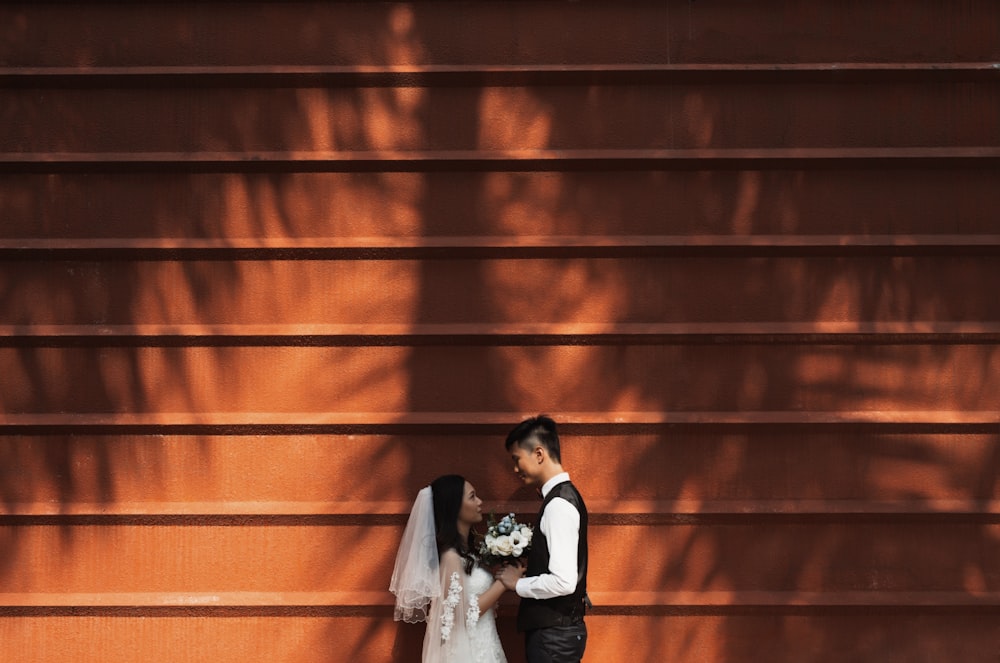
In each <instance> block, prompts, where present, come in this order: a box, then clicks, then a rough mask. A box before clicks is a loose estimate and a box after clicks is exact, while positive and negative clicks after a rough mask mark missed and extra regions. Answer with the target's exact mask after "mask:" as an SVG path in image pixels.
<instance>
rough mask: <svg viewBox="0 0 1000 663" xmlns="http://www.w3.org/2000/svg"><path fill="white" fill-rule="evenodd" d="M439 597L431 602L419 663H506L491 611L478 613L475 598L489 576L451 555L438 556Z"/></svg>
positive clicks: (451, 553)
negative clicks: (468, 567) (469, 572)
mask: <svg viewBox="0 0 1000 663" xmlns="http://www.w3.org/2000/svg"><path fill="white" fill-rule="evenodd" d="M441 564H442V566H441V594H440V595H439V596H438V597H437V598H436V599H434V601H433V602H432V604H431V610H430V613H429V615H428V622H427V631H426V633H425V635H424V651H423V656H422V658H421V660H422V662H423V663H507V657H506V656H505V655H504V653H503V646H502V645H501V644H500V636H499V635H498V634H497V626H496V617H495V610H494V609H493V608H490V609H489V610H487V611H486V612H484V613H483V614H479V597H480V595H482V594H483V592H485V591H486V590H488V589H489V588H490V586H491V585H492V584H493V575H492V574H491V573H490V572H489V571H487V570H486V569H483V568H480V567H478V566H477V567H475V568H473V570H472V573H471V574H466V573H465V561H464V560H463V559H461V558H459V556H458V555H457V554H456V553H455V552H454V551H447V552H445V553H444V555H442V557H441Z"/></svg>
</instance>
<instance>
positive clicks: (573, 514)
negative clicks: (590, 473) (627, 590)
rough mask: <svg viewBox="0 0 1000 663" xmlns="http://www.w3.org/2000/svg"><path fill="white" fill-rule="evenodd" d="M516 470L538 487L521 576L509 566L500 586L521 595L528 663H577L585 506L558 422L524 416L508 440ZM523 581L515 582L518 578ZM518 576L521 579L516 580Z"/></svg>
mask: <svg viewBox="0 0 1000 663" xmlns="http://www.w3.org/2000/svg"><path fill="white" fill-rule="evenodd" d="M506 445H507V451H508V452H510V455H511V457H512V458H513V459H514V472H515V473H516V474H517V475H518V476H519V477H520V478H521V480H522V481H524V482H525V483H526V484H528V485H529V486H535V487H536V488H540V489H541V493H542V508H541V511H540V513H539V516H538V521H537V523H536V527H535V532H534V537H533V538H532V543H531V552H529V553H528V568H527V570H526V571H523V570H520V569H517V568H513V567H507V568H506V569H505V570H504V571H503V573H502V574H501V575H500V581H501V582H502V583H503V585H504V586H505V587H506V588H507V589H511V590H514V591H515V592H517V594H518V596H520V597H521V607H520V609H519V610H518V613H517V630H518V631H522V632H523V633H524V634H525V637H524V648H525V655H526V658H527V660H528V663H577V662H578V661H580V659H581V658H583V650H584V649H585V648H586V646H587V626H586V624H584V622H583V615H584V611H585V604H586V605H589V604H590V600H589V599H588V598H587V507H586V505H585V504H584V503H583V497H581V496H580V492H579V491H578V490H577V489H576V486H574V485H573V484H572V483H570V480H569V474H567V473H566V472H564V471H563V468H562V461H561V457H560V453H559V435H558V434H557V433H556V422H555V421H553V420H552V419H551V418H549V417H547V416H545V415H539V416H537V417H532V418H531V419H526V420H524V421H522V422H521V423H520V424H518V425H517V426H515V427H514V430H512V431H511V432H510V434H509V435H507V442H506ZM522 573H523V574H524V577H523V578H522V577H520V576H521V574H522ZM519 578H520V579H519Z"/></svg>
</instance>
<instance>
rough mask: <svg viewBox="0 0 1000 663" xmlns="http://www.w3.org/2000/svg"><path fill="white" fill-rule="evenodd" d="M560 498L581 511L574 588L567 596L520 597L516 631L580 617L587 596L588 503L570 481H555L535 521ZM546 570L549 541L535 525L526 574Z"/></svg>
mask: <svg viewBox="0 0 1000 663" xmlns="http://www.w3.org/2000/svg"><path fill="white" fill-rule="evenodd" d="M557 497H561V498H563V499H564V500H566V501H567V502H569V503H570V504H572V505H573V507H574V508H576V510H577V511H579V512H580V539H579V542H578V544H577V549H576V573H577V575H576V591H574V592H573V593H572V594H569V595H568V596H557V597H556V598H553V599H545V600H541V599H526V598H522V599H521V607H520V608H519V609H518V611H517V630H518V631H530V630H532V629H536V628H547V627H551V626H568V625H570V624H573V623H575V622H577V621H579V620H580V619H582V618H583V613H584V601H583V599H584V597H585V596H586V595H587V506H586V505H585V504H584V503H583V497H581V496H580V492H579V491H578V490H577V489H576V487H575V486H574V485H573V484H572V483H570V482H569V481H564V482H563V483H560V484H558V485H557V486H555V487H554V488H553V489H552V490H550V491H549V494H548V495H546V496H545V499H544V500H543V501H542V508H541V510H540V511H539V512H538V521H537V522H539V523H540V522H541V520H542V514H543V513H545V507H546V506H548V504H549V502H551V501H552V500H554V499H555V498H557ZM548 572H549V543H548V541H546V539H545V535H544V534H542V530H541V528H540V527H537V526H536V527H535V531H534V536H533V537H532V539H531V551H530V552H529V553H528V569H527V571H525V574H524V575H525V576H537V575H541V574H543V573H548Z"/></svg>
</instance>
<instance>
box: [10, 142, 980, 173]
mask: <svg viewBox="0 0 1000 663" xmlns="http://www.w3.org/2000/svg"><path fill="white" fill-rule="evenodd" d="M998 161H1000V146H976V147H854V148H847V147H795V148H732V149H645V148H635V149H632V148H623V149H565V150H559V149H551V150H545V149H542V150H412V151H405V150H378V151H375V150H371V151H339V152H337V151H312V150H310V151H246V152H4V153H0V172H15V173H50V172H122V171H124V172H136V171H143V172H146V171H183V172H423V171H448V170H462V171H467V170H475V171H512V172H521V171H561V170H582V169H587V170H592V169H615V170H678V169H683V170H710V169H763V168H792V167H807V168H808V167H821V168H822V167H827V168H829V167H833V168H845V167H853V168H864V167H886V166H892V167H928V166H947V167H976V168H984V167H989V166H995V165H997V162H998Z"/></svg>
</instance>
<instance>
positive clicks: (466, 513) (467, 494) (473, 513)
mask: <svg viewBox="0 0 1000 663" xmlns="http://www.w3.org/2000/svg"><path fill="white" fill-rule="evenodd" d="M463 490H464V492H463V493H462V508H461V509H459V510H458V520H459V522H462V523H467V524H469V525H474V524H476V523H478V522H482V520H483V501H482V500H481V499H479V496H478V495H476V489H475V488H473V487H472V484H471V483H469V482H468V481H466V482H465V488H464V489H463Z"/></svg>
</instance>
